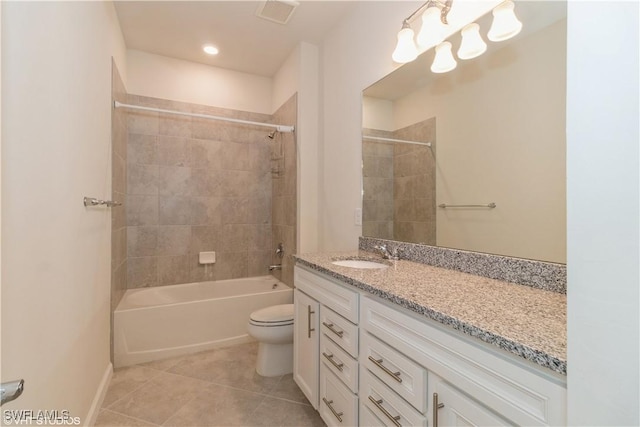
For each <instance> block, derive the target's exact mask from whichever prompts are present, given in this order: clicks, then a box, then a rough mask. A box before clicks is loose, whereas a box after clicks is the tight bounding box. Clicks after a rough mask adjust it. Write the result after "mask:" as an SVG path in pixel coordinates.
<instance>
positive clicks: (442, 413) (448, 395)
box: [430, 376, 513, 427]
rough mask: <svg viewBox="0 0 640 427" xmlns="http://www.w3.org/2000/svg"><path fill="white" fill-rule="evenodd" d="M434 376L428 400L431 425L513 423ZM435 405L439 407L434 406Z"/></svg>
mask: <svg viewBox="0 0 640 427" xmlns="http://www.w3.org/2000/svg"><path fill="white" fill-rule="evenodd" d="M434 377H435V376H433V377H430V380H432V379H433V382H432V385H433V388H432V390H434V392H433V393H432V401H431V402H430V403H431V412H432V416H433V419H432V421H433V423H432V426H433V427H445V426H447V427H448V426H456V427H462V426H464V427H468V426H508V425H513V424H512V423H509V422H508V421H506V420H504V419H502V418H501V417H499V416H497V415H495V414H494V413H493V412H491V411H490V410H489V409H488V408H487V407H485V406H484V405H482V404H481V403H479V402H477V401H476V400H475V399H473V398H471V397H469V396H467V395H466V394H464V393H462V392H461V391H460V390H458V389H456V388H454V387H453V386H451V385H450V384H448V383H446V382H444V381H443V380H442V379H441V378H437V377H435V378H434ZM435 394H437V398H433V396H434V395H435ZM436 405H438V406H439V408H436ZM436 413H437V415H436Z"/></svg>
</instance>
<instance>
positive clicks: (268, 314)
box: [250, 304, 293, 323]
mask: <svg viewBox="0 0 640 427" xmlns="http://www.w3.org/2000/svg"><path fill="white" fill-rule="evenodd" d="M250 319H251V320H252V321H254V322H262V323H276V322H280V323H281V322H287V321H289V322H291V321H292V320H293V304H281V305H272V306H271V307H267V308H263V309H260V310H256V311H254V312H253V313H251V316H250Z"/></svg>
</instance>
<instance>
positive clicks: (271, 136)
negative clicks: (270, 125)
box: [267, 130, 278, 139]
mask: <svg viewBox="0 0 640 427" xmlns="http://www.w3.org/2000/svg"><path fill="white" fill-rule="evenodd" d="M276 132H278V131H277V130H274V131H273V132H270V133H269V135H267V136H268V137H269V139H273V138H274V137H275V136H276Z"/></svg>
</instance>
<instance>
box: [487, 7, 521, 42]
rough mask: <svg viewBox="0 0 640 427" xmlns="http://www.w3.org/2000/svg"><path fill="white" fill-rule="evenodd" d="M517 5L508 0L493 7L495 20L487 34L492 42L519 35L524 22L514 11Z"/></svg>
mask: <svg viewBox="0 0 640 427" xmlns="http://www.w3.org/2000/svg"><path fill="white" fill-rule="evenodd" d="M514 7H515V5H514V4H513V2H512V1H511V0H507V1H505V2H504V3H502V4H501V5H499V6H498V7H496V8H495V9H493V22H492V23H491V28H490V29H489V33H488V34H487V38H488V39H489V40H491V41H492V42H501V41H503V40H507V39H510V38H511V37H513V36H515V35H517V34H518V33H519V32H520V30H522V22H520V21H519V20H518V18H517V17H516V14H515V12H514V11H513V9H514Z"/></svg>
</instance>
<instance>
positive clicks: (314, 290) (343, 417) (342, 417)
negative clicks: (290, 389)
mask: <svg viewBox="0 0 640 427" xmlns="http://www.w3.org/2000/svg"><path fill="white" fill-rule="evenodd" d="M294 282H295V286H296V289H295V293H294V304H295V306H296V309H295V319H294V325H296V326H294V330H295V332H294V343H293V346H294V368H293V370H294V380H295V382H296V383H297V384H298V385H299V386H300V389H301V390H302V391H303V393H304V394H305V396H307V399H309V401H310V402H311V404H312V405H313V407H314V408H316V409H317V410H318V412H319V413H320V415H321V417H322V419H323V420H324V422H325V423H327V425H329V426H354V425H358V394H357V393H358V386H359V381H358V375H359V369H358V348H359V344H358V343H359V330H358V325H357V323H358V318H359V312H358V308H359V297H360V295H359V294H358V292H356V291H355V290H352V289H348V288H347V287H346V285H343V284H339V283H338V282H337V281H333V280H330V279H328V278H327V277H325V276H322V275H320V274H317V273H313V272H310V271H308V270H305V269H303V268H300V267H296V268H295V271H294Z"/></svg>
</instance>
